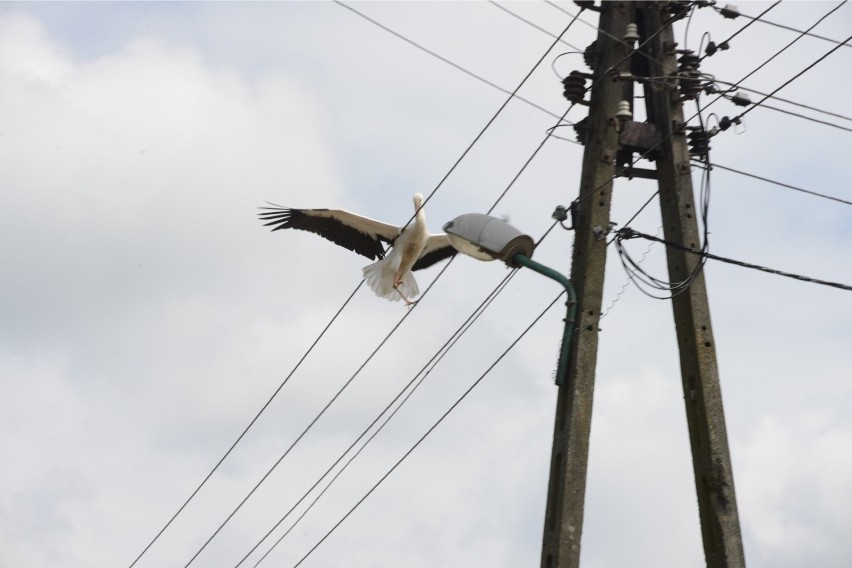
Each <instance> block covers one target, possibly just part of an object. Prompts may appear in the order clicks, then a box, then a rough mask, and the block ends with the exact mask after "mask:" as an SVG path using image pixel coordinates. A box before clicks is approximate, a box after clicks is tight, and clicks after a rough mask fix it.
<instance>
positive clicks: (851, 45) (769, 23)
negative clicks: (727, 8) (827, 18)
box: [714, 6, 852, 47]
mask: <svg viewBox="0 0 852 568" xmlns="http://www.w3.org/2000/svg"><path fill="white" fill-rule="evenodd" d="M714 9H715V10H716V11H722V10H723V9H724V8H718V7H715V6H714ZM764 13H765V12H764ZM737 15H739V16H742V17H744V18H748V19H750V20H757V21H759V22H760V23H762V24H767V25H770V26H775V27H776V28H781V29H784V30H789V31H791V32H796V33H803V32H802V30H799V29H797V28H793V27H790V26H786V25H784V24H779V23H776V22H771V21H769V20H766V19H764V18H762V17H760V16H749V15H748V14H743V13H742V12H739V11H738V12H737ZM762 15H763V14H761V16H762ZM804 35H806V36H808V37H813V38H816V39H821V40H825V41H829V42H831V43H835V44H839V45H842V46H844V47H852V44H849V43H847V42H848V41H849V40H846V42H840V41H838V40H836V39H832V38H830V37H825V36H821V35H817V34H815V33H811V32H804Z"/></svg>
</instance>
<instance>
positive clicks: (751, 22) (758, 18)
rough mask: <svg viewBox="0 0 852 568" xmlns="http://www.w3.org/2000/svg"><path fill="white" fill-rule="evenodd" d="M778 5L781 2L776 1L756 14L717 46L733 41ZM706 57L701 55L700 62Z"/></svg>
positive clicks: (706, 55)
mask: <svg viewBox="0 0 852 568" xmlns="http://www.w3.org/2000/svg"><path fill="white" fill-rule="evenodd" d="M780 3H781V0H777V1H776V2H775V3H774V4H772V5H771V6H769V8H767V9H766V10H764V11H763V12H761V13H760V14H758V15H757V16H756V17H754V18H751V20H750V21H749V22H748V23H747V24H746V25H744V26H743V27H741V28H740V29H738V30H737V31H735V32H734V33H733V35H732V36H731V37H729V38H728V39H726V40H725V41H723V42H721V43H720V44H719V45H723V44H727V43H729V42H730V41H731V40H732V39H734V38H735V37H737V36H738V35H740V34H741V33H742V32H744V31H745V30H747V29H748V28H749V26H751V25H752V24H754V23H755V22H756V21H759V20H760V19H761V18H762V17H763V16H764V15H766V13H768V12H769V11H770V10H772V9H773V8H775V6H777V5H778V4H780ZM707 57H709V55H708V54H704V55H702V56H701V61H703V60H704V59H705V58H707Z"/></svg>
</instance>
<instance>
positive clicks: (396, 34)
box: [333, 0, 573, 118]
mask: <svg viewBox="0 0 852 568" xmlns="http://www.w3.org/2000/svg"><path fill="white" fill-rule="evenodd" d="M333 2H334V3H335V4H337V5H338V6H341V7H343V8H346V9H347V10H349V11H350V12H352V13H354V14H357V15H358V16H360V17H362V18H364V19H365V20H366V21H368V22H370V23H371V24H373V25H374V26H377V27H379V28H381V29H383V30H385V31H386V32H388V33H389V34H391V35H393V36H394V37H396V38H398V39H401V40H402V41H404V42H405V43H407V44H409V45H411V46H413V47H416V48H417V49H419V50H420V51H423V52H424V53H427V54H429V55H431V56H432V57H434V58H436V59H438V60H440V61H443V62H444V63H446V64H447V65H449V66H451V67H453V68H454V69H457V70H458V71H461V72H462V73H464V74H465V75H468V76H469V77H473V78H474V79H476V80H477V81H480V82H482V83H485V84H486V85H488V86H489V87H491V88H493V89H497V90H498V91H500V92H501V93H504V94H507V95H508V94H511V95H512V96H513V97H514V98H516V99H518V100H519V101H521V102H524V103H526V104H528V105H530V106H531V107H533V108H535V109H538V110H540V111H541V112H543V113H546V114H549V115H550V116H552V117H554V118H557V115H556V114H555V113H552V112H550V111H549V110H547V109H546V108H544V107H543V106H540V105H538V104H536V103H534V102H532V101H530V100H528V99H525V98H523V97H521V96H520V95H518V94H516V93H517V89H515V91H512V92H510V91H508V90H507V89H504V88H503V87H501V86H500V85H498V84H496V83H494V82H492V81H489V80H488V79H486V78H485V77H483V76H481V75H477V74H476V73H474V72H473V71H470V70H469V69H466V68H464V67H462V66H461V65H459V64H458V63H455V62H453V61H451V60H449V59H447V58H446V57H444V56H442V55H439V54H438V53H436V52H434V51H432V50H431V49H429V48H427V47H424V46H422V45H420V44H419V43H417V42H415V41H414V40H412V39H409V38H407V37H406V36H404V35H402V34H401V33H399V32H397V31H395V30H393V29H391V28H389V27H388V26H386V25H384V24H382V23H381V22H378V21H376V20H374V19H373V18H371V17H370V16H367V15H366V14H364V13H363V12H360V11H359V10H357V9H355V8H353V7H352V6H350V5H348V4H344V3H343V2H341V1H340V0H333ZM571 23H573V20H572V22H571ZM568 26H569V27H570V26H571V24H568ZM566 31H568V30H567V29H566V30H565V31H563V32H562V33H561V34H560V35H559V36H558V37H557V36H553V37H556V38H557V39H556V41H557V42H559V41H561V39H562V36H563V35H565V32H566ZM548 33H549V32H548ZM550 35H552V34H550ZM554 44H555V42H554ZM550 49H553V46H551V48H550ZM550 49H548V50H547V53H550ZM545 55H546V54H545ZM536 67H537V66H536Z"/></svg>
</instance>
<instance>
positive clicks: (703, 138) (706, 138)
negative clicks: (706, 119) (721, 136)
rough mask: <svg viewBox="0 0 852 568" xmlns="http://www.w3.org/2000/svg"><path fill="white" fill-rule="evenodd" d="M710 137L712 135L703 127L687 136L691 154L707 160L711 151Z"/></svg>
mask: <svg viewBox="0 0 852 568" xmlns="http://www.w3.org/2000/svg"><path fill="white" fill-rule="evenodd" d="M710 136H712V134H711V133H710V132H708V131H706V130H704V129H703V128H701V127H697V128H695V129H694V130H692V131H691V132H690V133H689V134H687V135H686V137H687V139H688V140H689V153H690V154H691V155H693V156H695V157H696V158H706V157H707V153H708V152H709V151H710Z"/></svg>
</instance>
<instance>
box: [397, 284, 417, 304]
mask: <svg viewBox="0 0 852 568" xmlns="http://www.w3.org/2000/svg"><path fill="white" fill-rule="evenodd" d="M401 285H402V280H398V281H396V282H394V283H393V289H394V290H396V293H397V294H399V297H400V298H402V301H403V302H405V305H406V306H408V307H409V308H410V307H411V306H413V305H414V304H416V303H417V302H413V301H411V300H409V299H408V298H406V297H405V294H403V293H402V290H400V289H399V287H400V286H401Z"/></svg>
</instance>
